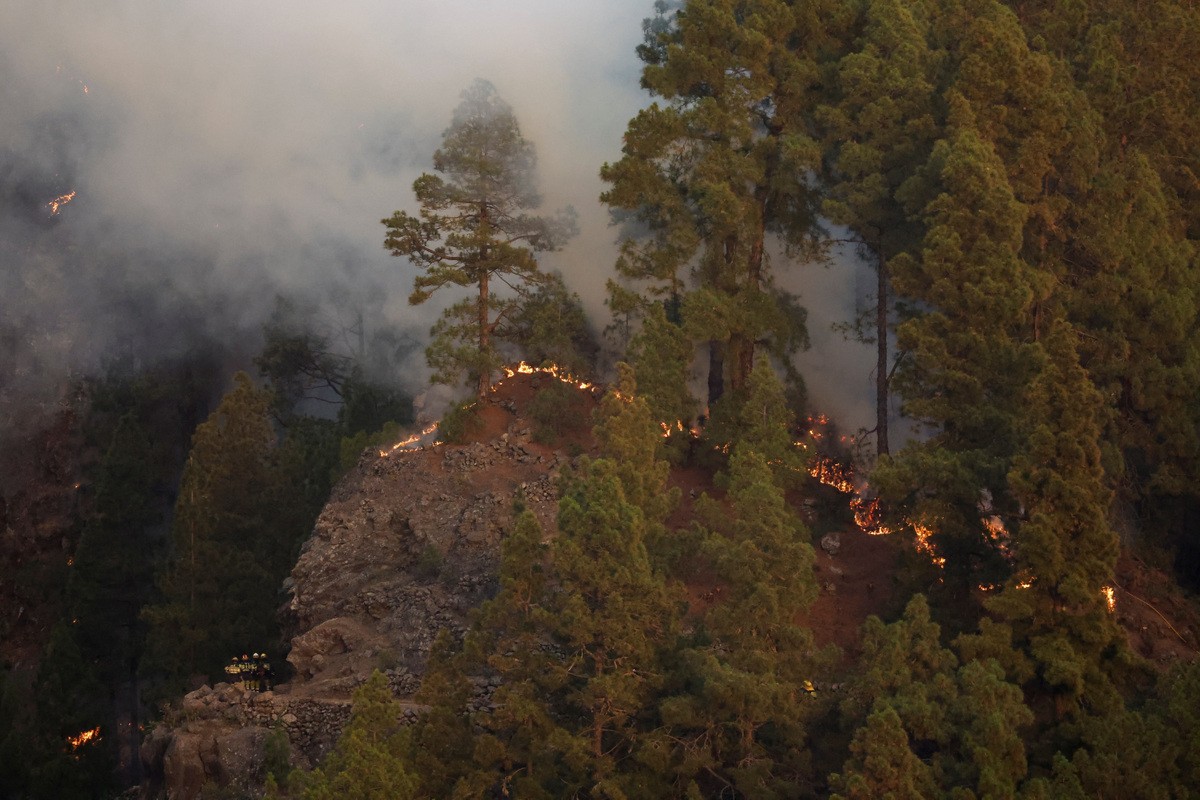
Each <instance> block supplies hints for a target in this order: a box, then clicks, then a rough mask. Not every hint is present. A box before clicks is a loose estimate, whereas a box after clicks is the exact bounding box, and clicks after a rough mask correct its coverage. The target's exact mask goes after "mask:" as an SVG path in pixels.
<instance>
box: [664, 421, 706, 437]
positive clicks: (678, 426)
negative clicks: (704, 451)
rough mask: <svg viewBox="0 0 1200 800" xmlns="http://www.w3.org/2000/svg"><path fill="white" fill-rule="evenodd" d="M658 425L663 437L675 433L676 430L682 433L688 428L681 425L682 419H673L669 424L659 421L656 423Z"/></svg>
mask: <svg viewBox="0 0 1200 800" xmlns="http://www.w3.org/2000/svg"><path fill="white" fill-rule="evenodd" d="M658 426H659V427H660V428H662V432H663V438H664V439H668V438H670V436H671V434H672V433H675V432H676V431H678V432H680V433H682V432H683V431H685V430H688V429H687V428H685V427H683V420H675V424H674V425H669V424H667V423H665V422H660V423H658ZM693 435H694V436H695V435H698V434H693Z"/></svg>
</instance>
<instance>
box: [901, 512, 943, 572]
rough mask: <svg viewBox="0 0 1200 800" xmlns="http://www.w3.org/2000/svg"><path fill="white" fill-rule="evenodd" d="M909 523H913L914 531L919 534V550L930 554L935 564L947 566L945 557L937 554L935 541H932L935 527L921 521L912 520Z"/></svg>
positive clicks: (930, 558)
mask: <svg viewBox="0 0 1200 800" xmlns="http://www.w3.org/2000/svg"><path fill="white" fill-rule="evenodd" d="M909 524H910V525H912V529H913V533H915V534H916V536H917V550H918V551H920V552H922V553H925V554H926V555H928V556H929V560H930V561H932V562H933V563H934V564H936V565H938V566H939V567H945V566H946V559H945V557H944V556H939V555H938V554H937V549H936V548H934V546H933V542H932V541H930V538H931V537H932V536H933V528H930V527H929V526H928V525H923V524H921V523H919V522H910V523H909Z"/></svg>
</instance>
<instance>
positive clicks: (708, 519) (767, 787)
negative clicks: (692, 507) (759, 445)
mask: <svg viewBox="0 0 1200 800" xmlns="http://www.w3.org/2000/svg"><path fill="white" fill-rule="evenodd" d="M726 500H727V503H728V504H729V508H724V507H722V506H721V505H720V504H718V503H717V502H716V501H714V500H712V499H711V498H707V497H705V498H702V499H701V501H700V502H699V503H698V512H699V514H700V515H701V518H702V519H703V520H704V521H705V523H706V525H707V526H708V528H709V531H708V533H707V536H706V537H705V539H704V544H703V547H702V552H703V554H704V555H705V556H706V558H707V559H708V560H709V561H710V562H711V564H712V566H713V569H714V571H715V572H716V574H717V575H718V576H719V579H720V585H721V587H722V592H721V600H720V601H719V602H718V603H715V604H714V605H713V607H712V608H710V609H709V610H708V612H707V613H706V614H705V616H704V626H703V630H702V631H700V632H698V633H697V636H696V641H695V642H694V643H693V644H692V646H691V647H689V648H688V649H687V650H685V651H684V652H683V653H682V654H681V656H680V660H681V662H682V663H681V667H680V670H681V676H680V677H679V678H677V680H678V682H679V684H680V686H681V687H685V688H684V691H682V692H679V693H675V694H673V695H672V696H670V697H668V698H667V699H665V700H664V701H663V702H662V714H663V719H664V722H665V723H666V724H667V725H668V731H669V733H670V740H671V741H672V742H673V743H674V747H673V751H672V756H671V759H670V762H669V763H670V769H671V771H672V772H673V773H674V780H675V781H676V783H677V785H679V787H680V788H681V789H682V788H686V787H688V786H689V785H690V786H692V788H691V789H690V790H689V791H694V792H709V793H717V792H720V791H726V790H733V791H735V792H736V793H737V794H738V795H739V796H744V797H783V796H790V794H791V792H792V791H794V790H795V788H796V786H798V785H803V784H804V783H805V782H807V781H809V780H811V776H810V775H809V774H808V765H807V763H806V761H807V759H806V746H805V737H806V735H807V730H806V722H807V721H808V720H809V719H810V718H811V717H812V716H814V713H815V711H814V704H813V700H812V698H811V697H810V695H809V693H808V692H807V691H806V690H805V688H804V682H805V681H810V682H811V681H813V680H816V679H818V677H819V675H818V673H819V672H820V671H821V670H823V669H824V667H825V666H826V663H825V662H826V661H827V657H828V655H829V654H817V653H815V652H814V650H815V648H814V646H813V642H812V635H811V633H810V632H809V631H808V630H807V629H806V628H804V627H802V626H801V625H799V624H798V623H797V622H796V618H797V615H799V614H801V613H802V612H803V611H805V610H806V609H807V608H808V606H809V605H810V604H811V603H812V601H813V600H814V599H815V597H816V591H817V590H816V583H815V581H814V580H813V577H812V560H813V551H812V547H811V545H809V543H808V541H807V539H808V532H807V530H805V528H804V526H803V525H802V524H801V522H800V521H799V520H798V519H797V518H796V517H795V516H794V515H793V514H792V513H791V511H790V510H789V509H788V507H787V504H786V502H785V501H784V497H783V492H782V491H781V490H780V488H779V487H778V486H777V485H776V483H775V481H774V479H773V476H772V473H771V470H770V467H769V466H768V465H767V463H766V462H765V460H764V459H763V458H762V457H761V456H760V455H758V454H757V453H755V452H753V451H752V450H750V449H748V448H746V447H742V446H739V447H737V448H736V449H735V451H734V455H733V457H732V459H731V461H730V466H729V492H728V495H727V498H726ZM721 787H724V789H722V788H721ZM680 793H681V794H682V791H681V792H680Z"/></svg>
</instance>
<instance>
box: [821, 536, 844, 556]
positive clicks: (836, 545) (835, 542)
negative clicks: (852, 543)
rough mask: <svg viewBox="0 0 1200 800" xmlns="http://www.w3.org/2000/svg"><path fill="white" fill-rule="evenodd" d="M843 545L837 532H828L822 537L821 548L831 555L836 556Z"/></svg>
mask: <svg viewBox="0 0 1200 800" xmlns="http://www.w3.org/2000/svg"><path fill="white" fill-rule="evenodd" d="M841 547H842V539H841V536H839V535H838V534H836V533H827V534H825V535H824V536H822V537H821V549H822V550H824V551H825V552H826V553H829V555H831V556H836V555H837V552H838V550H840V549H841Z"/></svg>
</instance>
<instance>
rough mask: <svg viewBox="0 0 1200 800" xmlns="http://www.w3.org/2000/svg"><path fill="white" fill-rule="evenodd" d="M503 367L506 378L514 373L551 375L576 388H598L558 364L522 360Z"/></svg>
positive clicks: (493, 388)
mask: <svg viewBox="0 0 1200 800" xmlns="http://www.w3.org/2000/svg"><path fill="white" fill-rule="evenodd" d="M501 369H502V370H503V371H504V377H506V378H511V377H512V376H514V375H549V376H551V377H553V378H557V379H558V380H560V381H562V382H563V383H566V384H569V385H571V386H574V387H575V388H576V389H580V390H583V391H588V390H590V389H594V388H596V384H595V383H593V382H591V381H585V380H580V379H579V378H577V377H575V376H574V375H572V374H571V373H570V372H568V371H567V370H565V369H563V368H562V367H560V366H558V365H557V364H551V365H550V366H547V367H534V366H531V365H530V364H526V363H525V362H524V361H522V362H521V363H520V364H517V365H516V366H515V367H501ZM495 389H496V387H494V386H493V387H492V390H493V391H495Z"/></svg>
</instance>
